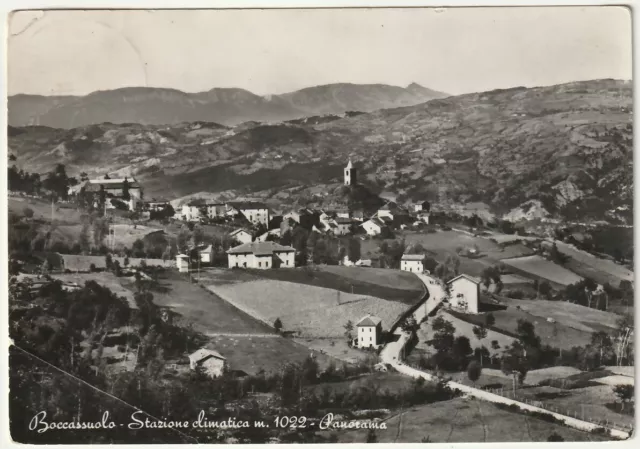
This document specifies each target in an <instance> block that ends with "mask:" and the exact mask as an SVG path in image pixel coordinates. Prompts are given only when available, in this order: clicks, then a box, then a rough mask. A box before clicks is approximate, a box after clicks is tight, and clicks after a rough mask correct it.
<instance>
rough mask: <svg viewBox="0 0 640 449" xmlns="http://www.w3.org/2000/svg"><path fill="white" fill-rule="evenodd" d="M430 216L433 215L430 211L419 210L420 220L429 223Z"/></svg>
mask: <svg viewBox="0 0 640 449" xmlns="http://www.w3.org/2000/svg"><path fill="white" fill-rule="evenodd" d="M429 217H431V214H430V213H429V212H425V211H422V212H418V220H419V221H422V222H424V223H426V224H429Z"/></svg>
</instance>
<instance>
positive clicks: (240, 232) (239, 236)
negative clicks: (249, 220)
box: [229, 228, 253, 243]
mask: <svg viewBox="0 0 640 449" xmlns="http://www.w3.org/2000/svg"><path fill="white" fill-rule="evenodd" d="M229 236H230V237H231V238H233V239H236V240H237V241H239V242H240V243H251V242H252V241H253V236H252V235H251V233H250V232H249V231H247V230H246V229H242V228H240V229H236V230H235V231H233V232H231V233H230V234H229Z"/></svg>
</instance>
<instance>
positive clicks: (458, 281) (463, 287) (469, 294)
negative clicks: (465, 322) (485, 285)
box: [447, 274, 480, 313]
mask: <svg viewBox="0 0 640 449" xmlns="http://www.w3.org/2000/svg"><path fill="white" fill-rule="evenodd" d="M447 284H448V285H449V291H450V297H449V304H450V305H451V307H453V308H456V309H460V310H462V311H464V312H466V313H478V299H479V297H480V279H477V278H474V277H472V276H468V275H466V274H461V275H459V276H457V277H455V278H453V279H451V280H450V281H449V282H447Z"/></svg>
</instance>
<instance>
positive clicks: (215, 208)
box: [204, 203, 227, 218]
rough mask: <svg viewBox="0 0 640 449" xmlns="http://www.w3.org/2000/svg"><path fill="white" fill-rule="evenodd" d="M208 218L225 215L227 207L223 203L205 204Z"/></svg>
mask: <svg viewBox="0 0 640 449" xmlns="http://www.w3.org/2000/svg"><path fill="white" fill-rule="evenodd" d="M204 209H205V210H206V212H207V217H208V218H219V217H224V216H225V214H226V212H227V207H226V206H225V205H224V204H223V203H207V204H205V205H204Z"/></svg>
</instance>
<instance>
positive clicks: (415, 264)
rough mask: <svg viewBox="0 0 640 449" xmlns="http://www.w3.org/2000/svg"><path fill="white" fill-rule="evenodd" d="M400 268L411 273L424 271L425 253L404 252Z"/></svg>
mask: <svg viewBox="0 0 640 449" xmlns="http://www.w3.org/2000/svg"><path fill="white" fill-rule="evenodd" d="M400 269H401V270H402V271H408V272H410V273H423V272H424V254H403V255H402V259H400Z"/></svg>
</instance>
